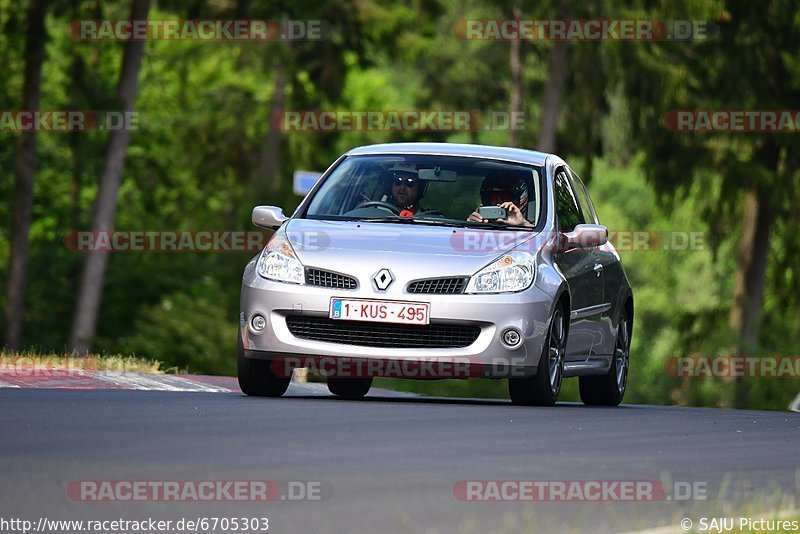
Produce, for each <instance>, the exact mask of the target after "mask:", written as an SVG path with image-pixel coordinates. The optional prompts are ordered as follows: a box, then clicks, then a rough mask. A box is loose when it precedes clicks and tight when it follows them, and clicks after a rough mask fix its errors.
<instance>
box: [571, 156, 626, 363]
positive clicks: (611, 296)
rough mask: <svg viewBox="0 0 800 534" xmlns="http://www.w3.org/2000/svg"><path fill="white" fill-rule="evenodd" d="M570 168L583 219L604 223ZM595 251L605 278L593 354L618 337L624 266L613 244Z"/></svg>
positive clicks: (608, 347)
mask: <svg viewBox="0 0 800 534" xmlns="http://www.w3.org/2000/svg"><path fill="white" fill-rule="evenodd" d="M567 170H568V171H569V173H570V178H571V179H572V189H573V191H575V195H576V198H577V200H578V207H579V208H580V210H581V213H582V214H583V217H584V219H585V220H586V222H588V223H594V224H602V223H601V222H600V221H599V219H598V218H597V212H596V211H595V209H594V204H593V203H592V199H591V198H590V197H589V192H588V191H587V189H586V186H585V185H584V183H583V181H582V180H581V179H580V177H579V176H578V175H577V174H575V171H573V170H572V169H570V168H569V167H567ZM592 255H593V257H594V259H595V262H596V264H597V265H599V266H600V269H601V272H602V279H603V300H602V307H601V308H600V309H599V315H598V317H597V319H598V321H599V323H598V327H599V330H598V336H599V337H598V338H597V339H595V344H594V347H593V348H592V352H593V353H594V354H601V355H609V354H611V353H612V352H613V350H614V342H615V341H616V330H615V329H614V320H615V319H616V318H612V317H611V313H612V311H613V310H614V309H615V306H614V303H615V301H616V299H617V298H618V297H619V292H620V288H621V287H622V268H621V266H620V263H619V259H618V257H617V255H616V254H615V253H614V250H613V248H612V247H611V245H610V244H607V245H603V246H600V247H594V249H593V250H592Z"/></svg>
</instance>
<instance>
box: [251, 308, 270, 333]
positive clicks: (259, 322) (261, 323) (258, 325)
mask: <svg viewBox="0 0 800 534" xmlns="http://www.w3.org/2000/svg"><path fill="white" fill-rule="evenodd" d="M266 326H267V320H266V319H265V318H264V316H263V315H261V314H259V313H257V314H255V315H253V317H252V318H251V319H250V328H251V329H252V330H253V332H255V333H256V334H260V333H261V331H262V330H264V328H265V327H266Z"/></svg>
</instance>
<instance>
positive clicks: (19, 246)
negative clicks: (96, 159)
mask: <svg viewBox="0 0 800 534" xmlns="http://www.w3.org/2000/svg"><path fill="white" fill-rule="evenodd" d="M45 4H46V0H31V3H30V5H29V6H28V35H27V37H26V40H25V81H24V85H23V90H22V109H24V110H29V111H35V110H38V109H39V100H40V96H41V88H42V63H43V62H44V41H45V28H44V15H45V9H46V6H45ZM36 135H37V134H36V132H35V131H33V132H23V133H22V134H21V135H20V138H19V145H18V147H17V162H16V182H15V184H14V204H13V212H12V214H11V255H10V258H9V265H8V290H7V291H8V292H7V302H6V331H5V348H6V349H7V350H9V351H13V352H16V351H19V350H20V349H21V348H22V326H23V321H24V317H25V293H26V290H27V286H28V254H29V242H28V235H29V233H30V229H31V220H32V218H33V180H34V175H35V173H36Z"/></svg>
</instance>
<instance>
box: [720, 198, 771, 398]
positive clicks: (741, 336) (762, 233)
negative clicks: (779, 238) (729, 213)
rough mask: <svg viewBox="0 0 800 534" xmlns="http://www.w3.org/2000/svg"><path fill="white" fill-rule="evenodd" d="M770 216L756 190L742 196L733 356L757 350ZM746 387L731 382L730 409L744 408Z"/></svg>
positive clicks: (734, 305)
mask: <svg viewBox="0 0 800 534" xmlns="http://www.w3.org/2000/svg"><path fill="white" fill-rule="evenodd" d="M772 222H773V218H772V212H771V210H770V209H769V204H768V203H767V201H766V199H764V198H762V197H761V196H760V195H759V193H758V192H757V191H756V190H750V191H748V192H747V193H746V194H745V199H744V213H743V216H742V237H741V239H740V241H739V255H738V257H737V261H736V283H735V286H734V290H733V306H731V313H730V320H729V322H730V326H731V329H732V330H733V331H734V332H735V333H736V335H737V345H736V351H735V352H736V354H735V355H736V356H751V355H755V352H756V350H757V348H758V325H759V322H760V320H761V308H762V305H763V302H764V280H765V277H766V271H767V256H768V253H769V234H770V228H771V226H772ZM747 393H748V392H747V387H746V384H745V382H743V381H742V380H736V379H734V382H733V407H734V408H746V407H747V405H748V398H747V397H748V395H747Z"/></svg>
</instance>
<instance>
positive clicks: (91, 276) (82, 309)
mask: <svg viewBox="0 0 800 534" xmlns="http://www.w3.org/2000/svg"><path fill="white" fill-rule="evenodd" d="M149 10H150V0H133V5H132V8H131V18H132V19H146V18H147V13H148V11H149ZM144 44H145V43H144V41H128V42H127V43H125V52H124V53H123V56H122V72H121V73H120V77H119V84H118V85H117V97H118V98H119V100H120V102H121V107H122V110H121V111H122V112H123V113H127V112H131V111H133V109H134V106H135V104H136V95H137V93H138V90H139V70H140V68H141V64H142V57H143V56H144ZM130 135H131V134H130V132H129V131H127V130H124V129H123V130H119V131H112V132H110V133H109V136H108V147H107V148H106V156H105V160H104V161H103V169H102V171H101V174H100V184H99V188H98V191H97V199H96V200H95V206H94V213H93V216H92V230H94V231H107V230H111V229H112V228H113V226H114V217H115V215H116V211H117V194H118V192H119V186H120V183H121V181H122V171H123V169H124V167H125V155H126V152H127V150H128V144H129V143H130ZM108 254H109V253H108V252H107V251H96V252H89V253H88V255H87V256H86V263H85V264H84V267H83V273H82V275H81V282H80V287H79V290H78V301H77V304H76V306H75V317H74V322H73V324H72V333H71V335H70V350H72V351H73V352H77V353H79V354H83V353H86V352H88V351H89V350H90V349H91V347H92V341H93V339H94V335H95V330H96V328H97V317H98V315H99V311H100V303H101V300H102V294H103V280H104V278H105V271H106V266H107V265H108Z"/></svg>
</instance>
